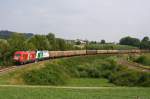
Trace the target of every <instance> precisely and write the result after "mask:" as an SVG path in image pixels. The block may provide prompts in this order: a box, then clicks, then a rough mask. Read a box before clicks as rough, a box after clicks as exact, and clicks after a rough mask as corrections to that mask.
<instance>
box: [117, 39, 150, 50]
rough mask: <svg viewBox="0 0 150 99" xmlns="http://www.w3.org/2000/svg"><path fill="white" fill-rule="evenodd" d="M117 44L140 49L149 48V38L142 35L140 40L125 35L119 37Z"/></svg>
mask: <svg viewBox="0 0 150 99" xmlns="http://www.w3.org/2000/svg"><path fill="white" fill-rule="evenodd" d="M119 44H121V45H130V46H135V47H138V48H140V49H150V39H149V37H147V36H146V37H144V38H143V39H142V40H140V39H138V38H133V37H130V36H127V37H124V38H122V39H120V43H119Z"/></svg>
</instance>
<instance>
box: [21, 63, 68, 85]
mask: <svg viewBox="0 0 150 99" xmlns="http://www.w3.org/2000/svg"><path fill="white" fill-rule="evenodd" d="M68 77H69V76H67V74H66V73H65V72H64V70H63V68H61V67H60V66H57V65H53V64H46V67H44V68H42V69H40V70H32V71H29V72H28V73H25V74H24V75H23V78H24V80H25V82H26V83H27V84H29V85H62V84H65V83H66V80H67V79H68Z"/></svg>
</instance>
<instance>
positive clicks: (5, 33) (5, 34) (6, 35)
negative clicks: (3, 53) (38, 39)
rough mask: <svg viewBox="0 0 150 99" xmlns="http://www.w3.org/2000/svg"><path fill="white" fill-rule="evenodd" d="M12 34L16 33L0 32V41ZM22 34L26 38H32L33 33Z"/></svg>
mask: <svg viewBox="0 0 150 99" xmlns="http://www.w3.org/2000/svg"><path fill="white" fill-rule="evenodd" d="M13 33H17V32H12V31H7V30H5V31H3V30H1V31H0V39H8V38H9V37H10V36H11V35H12V34H13ZM22 34H24V35H25V36H26V37H32V36H33V35H34V34H33V33H22Z"/></svg>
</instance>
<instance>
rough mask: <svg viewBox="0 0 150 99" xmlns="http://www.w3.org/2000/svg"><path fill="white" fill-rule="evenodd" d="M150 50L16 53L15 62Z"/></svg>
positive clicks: (23, 62) (145, 51)
mask: <svg viewBox="0 0 150 99" xmlns="http://www.w3.org/2000/svg"><path fill="white" fill-rule="evenodd" d="M148 52H150V50H71V51H16V52H15V53H14V56H13V60H14V62H15V63H16V64H25V63H30V62H37V61H41V60H45V59H50V58H58V57H69V56H80V55H95V54H130V53H148Z"/></svg>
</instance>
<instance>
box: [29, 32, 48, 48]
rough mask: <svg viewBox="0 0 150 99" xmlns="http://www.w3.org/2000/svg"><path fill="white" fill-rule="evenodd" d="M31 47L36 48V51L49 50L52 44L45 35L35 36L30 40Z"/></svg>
mask: <svg viewBox="0 0 150 99" xmlns="http://www.w3.org/2000/svg"><path fill="white" fill-rule="evenodd" d="M28 44H30V46H33V45H34V46H35V48H36V50H49V49H50V47H51V46H50V44H49V41H48V39H47V37H46V36H44V35H35V36H33V37H32V38H30V39H29V40H28Z"/></svg>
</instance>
